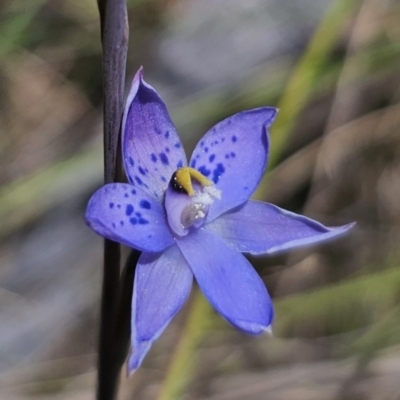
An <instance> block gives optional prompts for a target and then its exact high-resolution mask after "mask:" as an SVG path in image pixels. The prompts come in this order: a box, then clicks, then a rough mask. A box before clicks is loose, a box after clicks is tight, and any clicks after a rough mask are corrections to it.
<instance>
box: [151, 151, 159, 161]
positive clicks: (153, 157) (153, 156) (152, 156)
mask: <svg viewBox="0 0 400 400" xmlns="http://www.w3.org/2000/svg"><path fill="white" fill-rule="evenodd" d="M150 158H151V161H153V162H157V156H156V155H155V154H154V153H152V154H151V156H150Z"/></svg>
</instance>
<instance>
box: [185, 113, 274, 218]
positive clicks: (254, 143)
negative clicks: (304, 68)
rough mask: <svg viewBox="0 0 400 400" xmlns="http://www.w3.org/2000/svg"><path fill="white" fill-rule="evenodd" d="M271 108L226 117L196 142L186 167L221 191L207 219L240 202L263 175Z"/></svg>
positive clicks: (271, 117) (271, 114)
mask: <svg viewBox="0 0 400 400" xmlns="http://www.w3.org/2000/svg"><path fill="white" fill-rule="evenodd" d="M275 115H276V109H275V108H269V107H265V108H257V109H254V110H249V111H244V112H241V113H238V114H235V115H233V116H232V117H230V118H227V119H225V120H223V121H221V122H220V123H218V124H217V125H215V126H214V128H212V129H211V130H210V131H208V132H207V133H206V134H205V135H204V137H203V138H202V139H201V140H200V142H199V143H198V144H197V146H196V148H195V150H194V152H193V155H192V158H191V161H190V166H191V167H193V168H196V169H198V170H199V171H200V172H201V173H202V174H203V175H205V176H206V177H207V178H209V179H211V180H212V181H213V182H214V183H215V184H216V186H217V187H218V189H220V190H221V192H222V193H221V196H222V197H221V200H219V201H216V202H215V203H214V204H213V205H212V207H210V212H209V215H208V220H209V221H211V220H213V219H215V218H216V217H217V216H218V215H220V214H222V213H224V212H226V211H228V210H230V209H232V208H234V207H237V206H239V205H240V204H243V203H244V202H245V201H246V200H248V199H249V197H250V196H251V194H252V193H253V192H254V190H255V189H256V187H257V186H258V184H259V182H260V180H261V178H262V175H263V174H264V170H265V166H266V162H267V156H268V135H267V127H268V126H269V125H271V123H272V121H273V119H274V118H275Z"/></svg>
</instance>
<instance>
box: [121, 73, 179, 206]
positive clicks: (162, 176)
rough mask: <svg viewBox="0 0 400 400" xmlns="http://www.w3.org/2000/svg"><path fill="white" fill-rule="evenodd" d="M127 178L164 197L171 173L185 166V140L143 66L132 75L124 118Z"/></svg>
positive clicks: (123, 143)
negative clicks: (150, 83)
mask: <svg viewBox="0 0 400 400" xmlns="http://www.w3.org/2000/svg"><path fill="white" fill-rule="evenodd" d="M122 128H123V129H122V149H123V156H124V157H123V158H124V165H125V171H126V174H127V176H128V180H129V182H130V183H132V184H133V185H135V186H137V187H140V188H141V189H143V190H144V191H146V192H147V193H149V194H150V195H151V196H153V197H154V198H156V199H158V200H159V201H162V196H163V193H164V191H165V190H166V189H167V186H168V182H169V180H170V178H171V176H172V174H173V173H174V172H175V171H176V170H177V169H178V168H180V167H183V166H186V155H185V152H184V149H183V147H182V143H181V141H180V139H179V136H178V134H177V132H176V129H175V126H174V124H173V122H172V121H171V118H170V116H169V114H168V111H167V108H166V106H165V104H164V102H163V101H162V100H161V98H160V96H159V95H158V93H157V92H156V91H155V90H154V89H153V87H152V86H150V85H149V84H147V83H146V82H145V81H144V80H143V70H142V69H140V70H139V71H138V72H137V73H136V75H135V78H134V79H133V82H132V87H131V90H130V92H129V95H128V99H127V102H126V107H125V112H124V116H123V120H122Z"/></svg>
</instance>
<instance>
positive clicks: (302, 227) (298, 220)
mask: <svg viewBox="0 0 400 400" xmlns="http://www.w3.org/2000/svg"><path fill="white" fill-rule="evenodd" d="M353 226H354V223H352V224H348V225H343V226H339V227H335V228H327V227H326V226H324V225H322V224H320V223H319V222H317V221H314V220H312V219H310V218H307V217H304V216H302V215H298V214H295V213H292V212H290V211H286V210H282V209H281V208H279V207H276V206H274V205H272V204H269V203H262V202H259V201H248V202H247V203H246V204H245V205H244V206H243V207H241V208H240V209H239V210H235V211H233V212H230V213H227V214H225V215H222V216H221V217H220V218H218V219H217V220H215V221H213V222H212V223H210V224H208V225H207V229H210V230H212V231H213V232H215V233H216V234H218V235H220V236H221V237H222V238H223V239H225V241H226V242H228V243H230V244H232V245H233V246H234V248H235V249H236V250H238V251H241V252H246V253H251V254H269V253H274V252H277V251H281V250H287V249H291V248H294V247H300V246H305V245H310V244H315V243H319V242H322V241H326V240H328V239H331V238H334V237H336V236H338V235H342V234H344V233H345V232H347V231H348V230H349V229H351V228H352V227H353Z"/></svg>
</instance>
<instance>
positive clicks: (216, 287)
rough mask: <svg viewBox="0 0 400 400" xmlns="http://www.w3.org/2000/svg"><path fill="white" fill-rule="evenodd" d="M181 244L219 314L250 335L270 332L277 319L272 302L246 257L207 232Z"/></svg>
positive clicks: (187, 239)
mask: <svg viewBox="0 0 400 400" xmlns="http://www.w3.org/2000/svg"><path fill="white" fill-rule="evenodd" d="M177 243H178V246H179V248H180V250H181V252H182V254H183V255H184V257H185V258H186V260H187V262H188V263H189V265H190V268H191V269H192V271H193V274H194V276H195V278H196V280H197V282H198V284H199V286H200V288H201V290H202V291H203V293H204V294H205V296H206V297H207V298H208V300H209V301H210V302H211V304H212V305H213V306H214V307H215V309H216V310H217V311H218V312H219V313H221V314H222V315H223V316H224V317H225V318H226V319H227V320H228V321H229V322H231V323H232V324H233V325H235V326H236V327H237V328H239V329H241V330H243V331H245V332H247V333H250V334H260V333H262V332H265V331H266V330H268V327H269V325H270V324H271V322H272V318H273V309H272V302H271V299H270V297H269V295H268V293H267V290H266V288H265V285H264V283H263V282H262V280H261V279H260V277H259V276H258V274H257V273H256V271H255V270H254V269H253V267H252V266H251V264H250V263H249V262H248V261H247V260H246V258H245V257H244V256H243V255H242V254H240V253H239V252H237V251H236V250H234V249H232V248H231V247H228V246H227V245H226V244H225V243H224V242H223V240H221V239H220V238H219V237H218V236H216V235H214V234H212V233H211V232H208V231H207V230H205V229H203V228H200V229H198V230H196V231H193V232H192V233H191V234H189V235H187V236H185V237H183V238H180V239H178V240H177Z"/></svg>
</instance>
